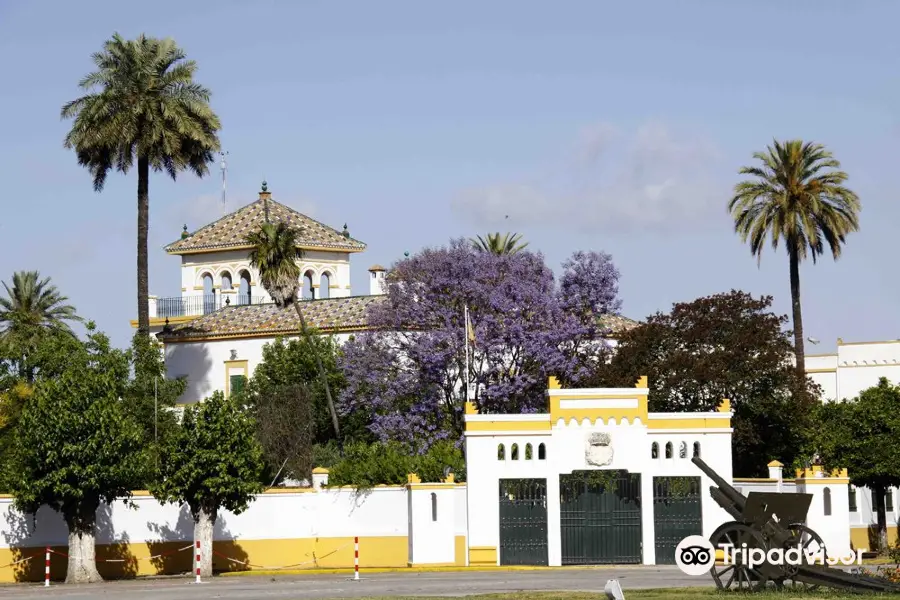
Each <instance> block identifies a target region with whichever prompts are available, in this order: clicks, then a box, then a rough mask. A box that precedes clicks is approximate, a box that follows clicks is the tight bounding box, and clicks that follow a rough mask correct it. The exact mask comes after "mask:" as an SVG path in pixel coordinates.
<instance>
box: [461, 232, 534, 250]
mask: <svg viewBox="0 0 900 600" xmlns="http://www.w3.org/2000/svg"><path fill="white" fill-rule="evenodd" d="M521 238H522V236H521V234H518V233H516V234H509V233H507V234H504V235H500V232H497V233H489V234H487V236H486V239H485V238H482V237H481V236H480V235H479V236H476V237H475V239H473V240H471V242H472V247H473V248H475V249H476V250H478V251H480V252H491V253H493V254H515V253H516V252H521V251H522V250H524V249H525V248H527V247H528V242H525V243H523V242H521V241H520V240H521Z"/></svg>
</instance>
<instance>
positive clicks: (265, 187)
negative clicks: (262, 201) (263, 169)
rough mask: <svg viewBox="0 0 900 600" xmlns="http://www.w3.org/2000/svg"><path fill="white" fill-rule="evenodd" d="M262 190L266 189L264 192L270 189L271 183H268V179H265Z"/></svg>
mask: <svg viewBox="0 0 900 600" xmlns="http://www.w3.org/2000/svg"><path fill="white" fill-rule="evenodd" d="M262 191H264V192H268V191H269V184H268V183H266V180H265V179H263V184H262Z"/></svg>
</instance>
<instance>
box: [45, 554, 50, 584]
mask: <svg viewBox="0 0 900 600" xmlns="http://www.w3.org/2000/svg"><path fill="white" fill-rule="evenodd" d="M44 587H50V546H47V553H46V554H45V555H44Z"/></svg>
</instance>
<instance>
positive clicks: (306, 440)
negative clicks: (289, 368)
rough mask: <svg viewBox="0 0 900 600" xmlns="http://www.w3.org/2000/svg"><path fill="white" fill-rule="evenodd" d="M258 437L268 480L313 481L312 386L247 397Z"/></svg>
mask: <svg viewBox="0 0 900 600" xmlns="http://www.w3.org/2000/svg"><path fill="white" fill-rule="evenodd" d="M247 396H248V400H249V404H250V405H251V406H252V409H251V410H252V414H253V417H254V421H255V423H256V435H257V439H258V440H259V443H260V445H261V446H262V450H263V456H264V458H265V462H266V468H267V473H266V480H267V481H271V482H272V485H275V484H276V483H277V482H279V481H281V480H283V479H286V478H291V479H296V480H299V481H302V480H304V479H306V480H307V481H311V477H312V468H313V466H314V465H313V435H314V429H315V420H314V419H313V396H312V392H311V391H310V389H309V386H307V385H306V384H303V383H289V384H283V385H278V386H274V387H271V388H268V389H267V390H266V393H265V394H253V393H252V392H251V394H248V395H247Z"/></svg>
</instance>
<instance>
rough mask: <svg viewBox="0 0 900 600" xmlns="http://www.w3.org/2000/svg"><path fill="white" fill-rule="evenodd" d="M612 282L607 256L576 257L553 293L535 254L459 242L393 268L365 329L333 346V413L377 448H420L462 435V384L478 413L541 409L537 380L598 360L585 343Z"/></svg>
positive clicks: (572, 372)
mask: <svg viewBox="0 0 900 600" xmlns="http://www.w3.org/2000/svg"><path fill="white" fill-rule="evenodd" d="M575 265H578V267H577V268H576V266H575ZM599 274H602V277H599V276H598V279H597V280H596V282H595V283H590V284H589V282H588V281H587V280H586V279H589V278H590V277H593V276H594V275H599ZM585 275H587V277H585ZM617 278H618V273H617V272H616V271H615V269H614V268H613V267H612V265H611V259H609V257H608V256H606V255H599V254H597V255H594V254H584V255H577V256H575V257H573V259H572V261H571V264H569V263H567V267H566V273H564V274H563V281H567V282H568V283H567V284H566V286H567V287H566V290H565V291H561V289H560V288H557V286H556V285H555V283H556V282H555V280H554V277H553V272H552V271H551V270H550V269H549V268H548V267H547V265H546V264H545V263H544V259H543V256H542V255H540V254H535V253H532V252H528V251H522V252H517V253H515V254H499V255H498V254H494V253H490V252H479V251H477V250H475V249H474V248H473V247H472V246H471V244H469V243H467V242H466V241H465V240H453V241H452V242H451V244H450V246H449V247H444V248H437V249H426V250H423V251H422V252H420V253H419V254H417V255H415V256H413V257H410V258H408V259H405V260H402V261H400V262H398V263H397V264H395V265H394V266H393V267H392V268H391V270H390V272H389V274H388V276H387V278H386V293H385V299H384V301H383V302H379V303H378V304H376V305H372V306H371V307H370V309H369V312H368V317H367V318H368V321H369V323H370V324H371V325H372V327H373V329H374V331H372V332H367V333H364V334H362V335H359V336H357V337H356V338H355V339H354V340H353V341H348V342H347V343H345V344H344V346H343V347H342V356H341V366H342V368H343V369H344V371H345V373H346V376H347V387H346V388H345V389H344V391H343V393H342V394H341V397H340V403H341V410H342V412H343V413H344V414H345V415H353V414H357V413H359V412H362V413H363V414H365V415H371V425H370V428H371V430H372V431H373V433H375V435H376V436H377V438H378V439H380V440H397V441H401V442H404V443H407V444H412V443H414V442H415V443H420V444H424V445H425V446H426V447H427V445H428V444H430V443H433V442H435V441H437V440H441V439H451V440H456V439H459V437H460V436H461V435H462V431H463V405H464V402H465V399H466V384H467V382H468V383H469V384H470V388H471V390H472V398H473V401H474V402H475V403H476V404H477V405H478V407H479V410H481V411H482V412H485V413H489V412H534V411H538V410H544V409H545V407H546V397H545V391H546V385H547V377H548V375H556V376H558V377H560V379H561V380H564V381H578V380H579V379H580V378H582V377H584V376H586V375H587V374H588V373H589V372H590V371H591V369H590V368H589V367H590V366H591V365H595V364H597V363H598V362H602V361H599V359H597V355H598V354H599V353H601V352H603V351H604V346H603V344H602V343H601V344H597V343H596V341H597V338H598V337H599V336H600V335H601V333H602V326H601V317H602V316H603V315H604V314H607V313H609V312H612V311H614V310H616V309H617V308H618V303H617V301H616V300H615V296H616V292H615V282H616V280H617ZM411 299H414V300H413V301H411ZM465 307H468V310H469V316H470V323H471V330H470V331H471V335H470V336H469V337H470V338H471V340H472V341H470V343H469V348H468V350H469V370H468V372H467V371H466V368H465V365H466V359H465V357H466V348H465V339H466V338H465V335H466V334H465V331H466V327H465V326H464V312H465Z"/></svg>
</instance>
